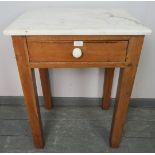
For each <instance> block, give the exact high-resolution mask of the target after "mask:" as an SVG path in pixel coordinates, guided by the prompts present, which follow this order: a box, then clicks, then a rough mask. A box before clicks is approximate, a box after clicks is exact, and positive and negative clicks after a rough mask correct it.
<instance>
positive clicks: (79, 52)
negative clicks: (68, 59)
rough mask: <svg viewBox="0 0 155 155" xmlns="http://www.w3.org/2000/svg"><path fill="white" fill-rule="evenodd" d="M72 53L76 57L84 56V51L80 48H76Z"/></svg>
mask: <svg viewBox="0 0 155 155" xmlns="http://www.w3.org/2000/svg"><path fill="white" fill-rule="evenodd" d="M72 55H73V57H74V58H80V57H81V56H82V51H81V49H80V48H74V49H73V52H72Z"/></svg>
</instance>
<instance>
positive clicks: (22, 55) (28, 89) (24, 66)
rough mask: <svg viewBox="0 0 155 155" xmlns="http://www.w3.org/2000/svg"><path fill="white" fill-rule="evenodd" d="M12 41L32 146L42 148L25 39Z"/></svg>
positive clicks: (41, 133)
mask: <svg viewBox="0 0 155 155" xmlns="http://www.w3.org/2000/svg"><path fill="white" fill-rule="evenodd" d="M12 40H13V46H14V51H15V55H16V60H17V65H18V71H19V75H20V80H21V84H22V88H23V93H24V98H25V104H26V107H27V111H28V116H29V121H30V125H31V128H32V134H33V139H34V144H35V146H36V147H37V148H43V146H44V139H43V131H42V123H41V117H40V110H39V104H38V98H37V92H36V84H35V77H34V69H31V68H30V67H29V61H28V53H27V45H26V38H25V37H22V36H13V37H12Z"/></svg>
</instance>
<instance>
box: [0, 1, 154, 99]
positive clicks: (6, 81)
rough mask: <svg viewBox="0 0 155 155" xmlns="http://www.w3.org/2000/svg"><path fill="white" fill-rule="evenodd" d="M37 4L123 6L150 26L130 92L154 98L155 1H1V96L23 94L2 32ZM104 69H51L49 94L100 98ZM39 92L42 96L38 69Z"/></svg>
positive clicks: (137, 96)
mask: <svg viewBox="0 0 155 155" xmlns="http://www.w3.org/2000/svg"><path fill="white" fill-rule="evenodd" d="M38 7H51V8H55V7H72V8H74V7H79V8H81V7H89V8H92V9H94V8H124V9H126V10H128V11H129V12H130V13H131V14H132V15H134V16H135V17H137V18H139V19H140V20H141V21H142V23H144V24H145V25H147V26H149V27H150V28H151V29H152V31H153V33H152V35H151V36H146V37H145V43H144V46H143V51H142V55H141V59H140V64H139V67H138V72H137V76H136V80H135V85H134V89H133V93H132V97H134V98H154V97H155V69H154V67H155V61H154V59H155V47H154V42H155V36H154V29H155V20H154V18H155V17H154V15H155V2H0V72H1V73H0V96H21V95H23V93H22V89H21V85H20V80H19V77H18V70H17V66H16V61H15V57H14V53H13V48H12V44H11V38H10V37H8V36H4V35H3V34H2V31H3V30H4V29H5V27H6V26H7V25H8V24H10V23H11V22H12V21H13V20H14V19H15V18H16V17H18V16H19V15H20V14H21V13H23V12H24V11H27V10H29V9H32V8H38ZM118 72H119V70H118V69H117V70H116V72H115V78H114V86H113V91H112V97H115V93H116V87H117V80H118ZM103 75H104V69H95V68H94V69H50V79H51V86H52V94H53V96H56V97H101V96H102V88H103ZM36 77H37V86H38V93H39V95H42V92H41V88H40V81H39V78H38V71H36Z"/></svg>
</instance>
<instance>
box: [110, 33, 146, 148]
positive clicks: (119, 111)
mask: <svg viewBox="0 0 155 155" xmlns="http://www.w3.org/2000/svg"><path fill="white" fill-rule="evenodd" d="M143 39H144V36H136V37H133V38H131V39H130V42H129V48H128V55H127V61H128V62H129V63H131V66H127V67H126V68H123V69H121V70H120V77H119V83H118V90H117V97H116V105H115V109H114V114H113V121H112V127H111V136H110V145H111V146H112V147H119V145H120V141H121V135H122V131H123V127H124V124H125V119H126V116H127V111H128V105H129V100H130V96H131V92H132V87H133V84H134V79H135V75H136V71H137V66H138V61H139V57H140V53H141V48H142V44H143Z"/></svg>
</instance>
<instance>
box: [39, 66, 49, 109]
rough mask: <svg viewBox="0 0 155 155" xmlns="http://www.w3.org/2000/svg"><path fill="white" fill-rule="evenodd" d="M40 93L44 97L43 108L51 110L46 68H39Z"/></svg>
mask: <svg viewBox="0 0 155 155" xmlns="http://www.w3.org/2000/svg"><path fill="white" fill-rule="evenodd" d="M39 74H40V80H41V86H42V92H43V96H44V102H45V107H46V108H47V109H51V108H52V98H51V88H50V80H49V73H48V69H47V68H39Z"/></svg>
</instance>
